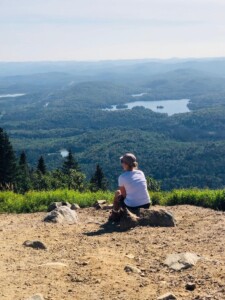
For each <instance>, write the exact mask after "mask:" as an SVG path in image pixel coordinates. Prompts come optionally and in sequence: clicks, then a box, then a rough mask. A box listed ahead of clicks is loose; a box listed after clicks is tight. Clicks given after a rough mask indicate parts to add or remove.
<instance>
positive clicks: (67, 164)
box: [62, 150, 80, 174]
mask: <svg viewBox="0 0 225 300" xmlns="http://www.w3.org/2000/svg"><path fill="white" fill-rule="evenodd" d="M71 170H76V171H80V167H79V165H78V162H77V161H76V159H75V158H74V156H73V153H72V151H71V150H69V153H68V155H67V157H66V158H65V160H64V163H63V167H62V171H63V173H65V174H69V173H70V171H71Z"/></svg>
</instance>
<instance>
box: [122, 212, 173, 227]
mask: <svg viewBox="0 0 225 300" xmlns="http://www.w3.org/2000/svg"><path fill="white" fill-rule="evenodd" d="M136 226H162V227H173V226H175V219H174V217H173V215H172V214H171V213H169V212H167V211H165V210H163V209H159V210H156V209H154V210H153V209H140V212H139V216H137V215H135V214H133V213H132V212H130V211H129V210H128V209H127V208H125V209H123V213H122V216H121V219H120V229H121V230H122V231H125V230H128V229H130V228H133V227H136Z"/></svg>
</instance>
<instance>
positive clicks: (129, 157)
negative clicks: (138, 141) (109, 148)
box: [120, 153, 137, 166]
mask: <svg viewBox="0 0 225 300" xmlns="http://www.w3.org/2000/svg"><path fill="white" fill-rule="evenodd" d="M120 161H121V162H125V163H126V164H128V165H129V166H132V165H133V164H134V163H135V162H136V161H137V159H136V156H135V155H134V154H132V153H126V154H124V155H123V156H121V157H120Z"/></svg>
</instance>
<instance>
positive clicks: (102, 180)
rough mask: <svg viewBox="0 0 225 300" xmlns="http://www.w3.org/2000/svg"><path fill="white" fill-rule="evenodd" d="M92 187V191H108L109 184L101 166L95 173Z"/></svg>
mask: <svg viewBox="0 0 225 300" xmlns="http://www.w3.org/2000/svg"><path fill="white" fill-rule="evenodd" d="M90 185H91V187H90V188H91V190H92V191H98V190H103V191H105V190H107V187H108V182H107V179H106V177H105V175H104V173H103V171H102V168H101V167H100V165H99V164H97V166H96V170H95V173H94V175H93V176H92V177H91V180H90Z"/></svg>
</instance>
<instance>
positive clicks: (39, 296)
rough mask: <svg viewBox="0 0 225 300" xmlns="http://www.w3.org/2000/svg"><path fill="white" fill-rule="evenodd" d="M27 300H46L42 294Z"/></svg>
mask: <svg viewBox="0 0 225 300" xmlns="http://www.w3.org/2000/svg"><path fill="white" fill-rule="evenodd" d="M26 300H44V297H43V296H42V295H41V294H35V295H33V296H31V297H30V298H27V299H26Z"/></svg>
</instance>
